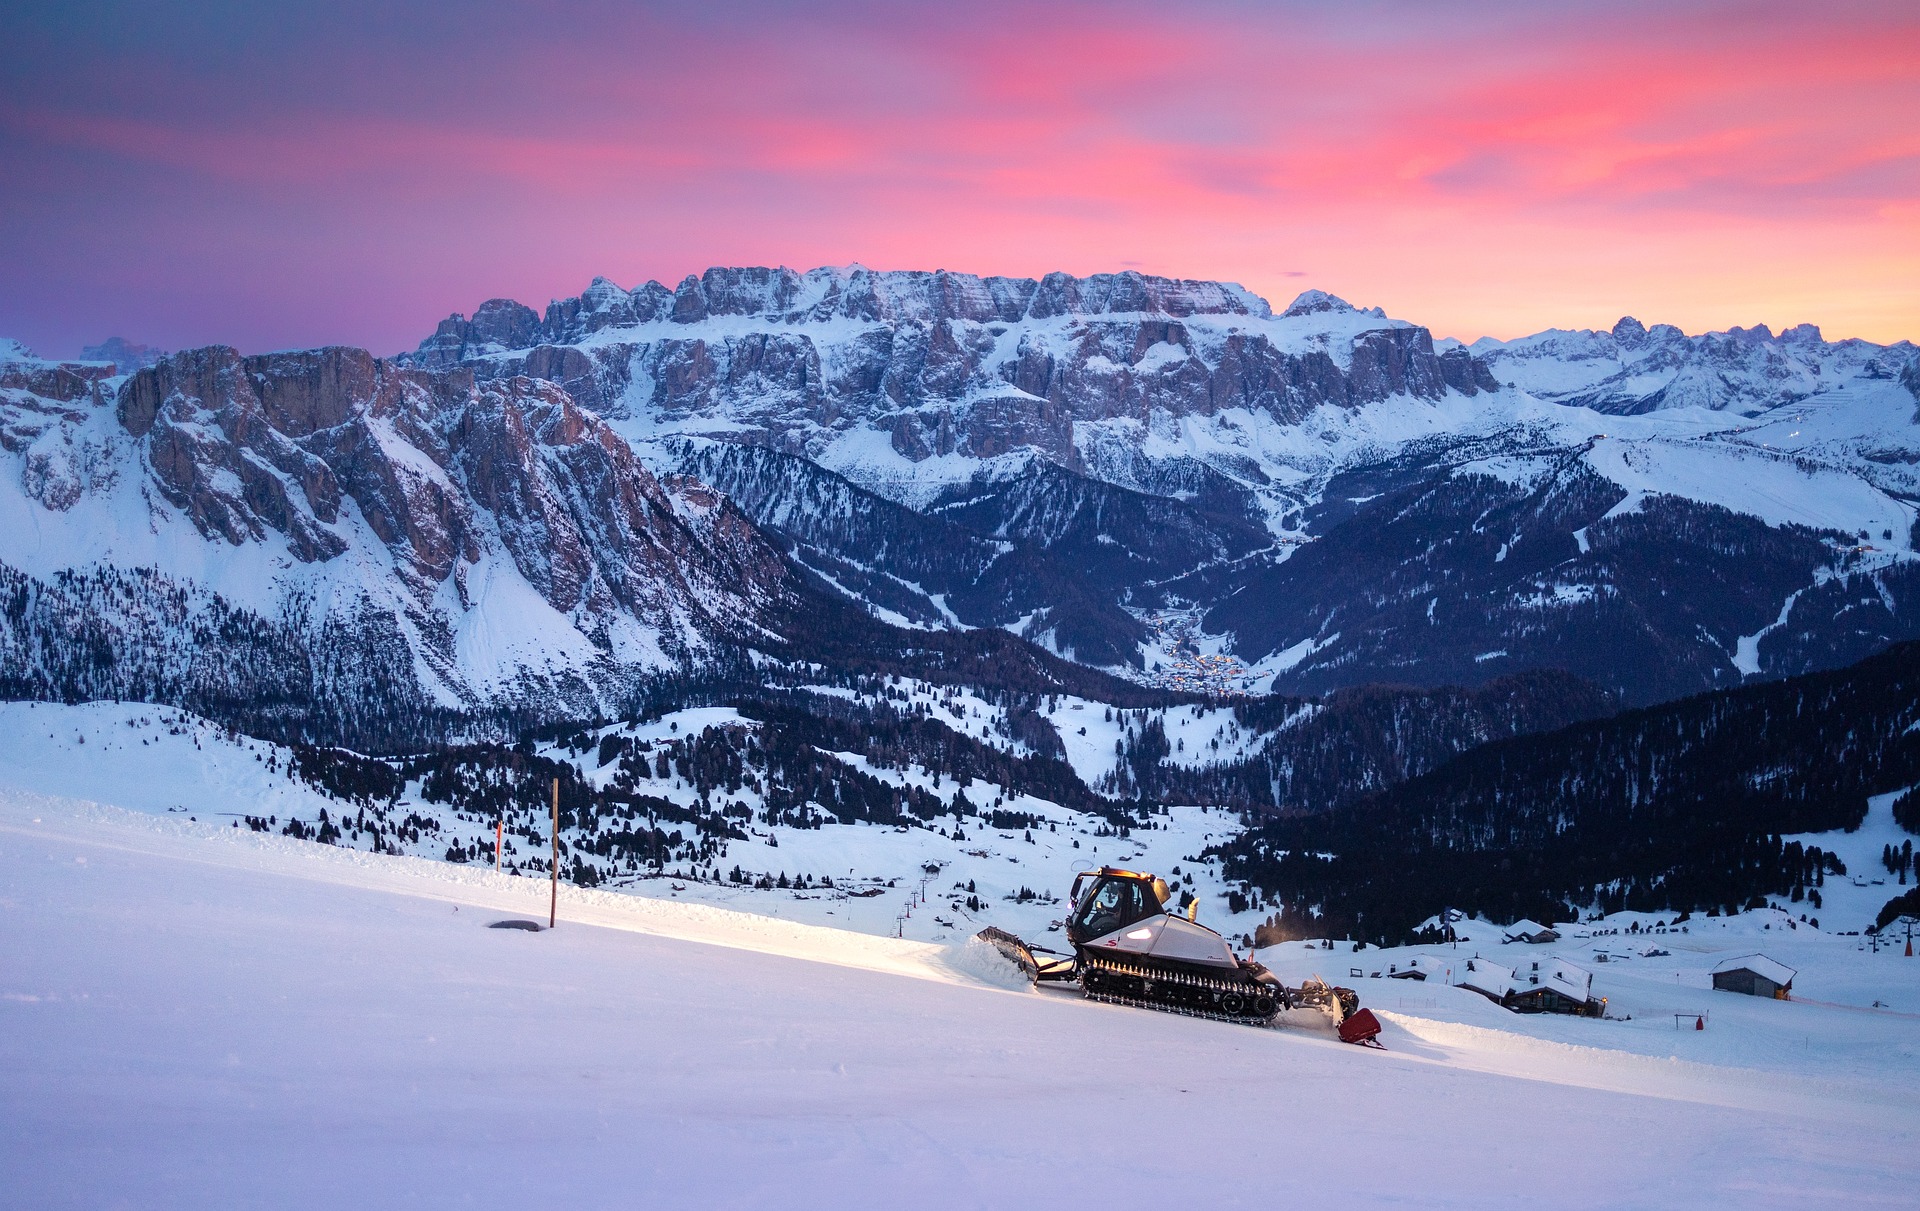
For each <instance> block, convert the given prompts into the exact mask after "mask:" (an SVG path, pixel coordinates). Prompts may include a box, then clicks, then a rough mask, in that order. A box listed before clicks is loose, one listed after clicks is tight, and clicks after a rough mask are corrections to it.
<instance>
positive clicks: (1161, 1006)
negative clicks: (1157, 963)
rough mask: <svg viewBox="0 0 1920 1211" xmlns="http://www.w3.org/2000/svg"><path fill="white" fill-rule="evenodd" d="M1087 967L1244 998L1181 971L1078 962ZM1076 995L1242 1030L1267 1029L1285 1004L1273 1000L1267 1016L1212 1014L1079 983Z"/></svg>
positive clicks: (1222, 984) (1230, 987) (1234, 987)
mask: <svg viewBox="0 0 1920 1211" xmlns="http://www.w3.org/2000/svg"><path fill="white" fill-rule="evenodd" d="M1082 961H1083V962H1085V963H1086V964H1087V965H1088V966H1090V967H1096V968H1099V969H1100V970H1101V971H1109V972H1112V973H1113V974H1114V975H1117V976H1126V977H1130V978H1132V979H1138V980H1158V981H1161V982H1163V983H1168V984H1185V985H1186V986H1187V987H1189V988H1202V989H1206V990H1208V991H1210V992H1237V993H1241V994H1242V995H1245V994H1246V992H1247V986H1246V985H1245V984H1232V983H1229V982H1227V981H1225V980H1209V979H1206V978H1205V977H1203V976H1190V975H1188V974H1186V973H1185V972H1181V971H1145V970H1142V969H1141V968H1138V967H1123V966H1121V965H1120V964H1118V963H1109V962H1107V961H1106V960H1105V959H1095V958H1089V959H1084V960H1082ZM1080 995H1081V996H1084V997H1085V998H1087V999H1088V1000H1089V1001H1100V1002H1103V1003H1104V1004H1108V1005H1129V1006H1132V1007H1133V1008H1135V1009H1157V1010H1159V1011H1160V1012H1161V1013H1177V1014H1179V1015H1180V1016H1182V1017H1188V1018H1206V1019H1208V1020H1209V1021H1214V1022H1237V1023H1239V1024H1240V1025H1242V1026H1271V1025H1273V1020H1274V1019H1275V1018H1276V1017H1278V1016H1279V1014H1280V1010H1281V1009H1282V1008H1284V1007H1285V1004H1286V1002H1285V1000H1284V998H1281V997H1279V996H1275V997H1274V1000H1275V1003H1276V1004H1275V1008H1274V1011H1273V1012H1272V1013H1270V1014H1267V1015H1265V1016H1264V1017H1263V1016H1259V1015H1255V1014H1246V1013H1242V1014H1232V1013H1215V1012H1213V1011H1212V1010H1208V1009H1195V1008H1194V1007H1192V1006H1190V1005H1176V1004H1173V1003H1171V1002H1168V1001H1155V1000H1151V999H1149V998H1146V997H1130V996H1127V995H1125V994H1123V993H1118V992H1101V991H1097V990H1095V989H1092V988H1088V987H1087V985H1086V981H1084V980H1082V981H1081V983H1080Z"/></svg>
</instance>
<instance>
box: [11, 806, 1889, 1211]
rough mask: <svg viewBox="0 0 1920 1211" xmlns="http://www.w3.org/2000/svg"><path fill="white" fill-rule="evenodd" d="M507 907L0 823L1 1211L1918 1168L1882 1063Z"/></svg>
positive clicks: (869, 1196)
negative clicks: (1624, 1050) (1373, 1037)
mask: <svg viewBox="0 0 1920 1211" xmlns="http://www.w3.org/2000/svg"><path fill="white" fill-rule="evenodd" d="M545 893H546V888H545V886H544V884H543V883H541V882H540V881H537V880H527V879H513V878H507V877H497V876H494V875H492V874H491V873H490V872H482V871H477V870H473V869H470V868H462V867H458V866H452V865H447V864H438V863H429V862H423V861H419V860H415V859H405V858H392V857H377V856H372V855H365V854H358V853H354V852H352V851H345V850H339V849H334V848H329V847H325V846H319V845H314V844H311V843H305V842H297V841H293V840H290V839H286V838H280V837H271V836H260V835H257V834H251V833H246V832H244V831H243V832H234V831H232V830H228V829H222V828H220V827H219V826H215V825H211V824H209V823H207V822H206V821H200V822H197V823H189V822H186V821H184V820H181V819H178V818H175V819H165V818H154V817H140V816H134V815H129V814H127V813H123V812H119V811H116V810H113V809H109V808H104V807H100V806H97V805H90V804H83V803H77V802H75V801H72V800H57V799H49V798H46V797H43V796H36V795H31V794H26V793H22V792H18V791H7V792H4V793H0V905H3V906H4V907H3V908H0V911H4V914H5V920H6V923H7V929H8V936H9V938H10V946H9V956H8V962H7V964H6V967H5V969H4V971H0V1025H3V1027H4V1028H0V1141H3V1142H0V1162H4V1163H0V1201H4V1202H5V1203H6V1204H8V1205H13V1206H47V1207H58V1206H98V1205H115V1204H119V1203H126V1204H131V1205H140V1206H155V1207H174V1206H179V1207H188V1206H191V1207H204V1206H216V1205H217V1206H233V1205H273V1206H280V1207H307V1206H313V1207H336V1206H341V1205H360V1206H367V1207H384V1206H396V1205H422V1204H424V1205H429V1206H439V1205H460V1206H478V1207H489V1206H498V1207H524V1206H529V1205H536V1206H538V1205H544V1206H558V1205H569V1204H580V1203H585V1204H590V1205H600V1204H605V1203H608V1202H619V1203H621V1204H623V1205H635V1206H689V1205H690V1206H712V1207H758V1206H767V1205H782V1206H787V1205H793V1203H794V1201H795V1198H796V1193H797V1192H802V1191H804V1192H809V1193H807V1194H806V1195H804V1196H802V1197H801V1201H802V1202H808V1201H811V1200H813V1199H814V1198H815V1197H816V1196H817V1197H818V1199H819V1201H822V1202H831V1203H832V1204H833V1205H836V1206H846V1207H898V1206H903V1205H912V1206H926V1207H984V1206H1004V1205H1020V1204H1024V1203H1025V1202H1027V1201H1028V1200H1030V1199H1031V1198H1032V1197H1033V1192H1034V1191H1037V1190H1045V1189H1049V1188H1052V1187H1051V1185H1050V1183H1057V1182H1058V1181H1059V1180H1061V1175H1062V1173H1088V1172H1102V1173H1114V1174H1125V1180H1126V1183H1127V1189H1128V1191H1129V1195H1130V1197H1137V1198H1140V1199H1142V1200H1144V1201H1145V1202H1147V1203H1148V1204H1149V1205H1160V1204H1167V1203H1186V1202H1191V1201H1193V1200H1194V1199H1195V1198H1196V1197H1199V1194H1196V1192H1200V1194H1205V1195H1207V1196H1209V1197H1210V1199H1211V1200H1212V1201H1217V1202H1219V1203H1222V1204H1224V1205H1235V1204H1236V1203H1237V1202H1252V1201H1259V1202H1261V1203H1266V1202H1269V1201H1271V1199H1272V1198H1273V1197H1275V1196H1276V1195H1284V1196H1285V1197H1286V1198H1288V1199H1290V1200H1293V1199H1299V1200H1307V1199H1322V1200H1327V1199H1330V1200H1337V1201H1339V1202H1341V1203H1344V1204H1349V1205H1358V1206H1367V1205H1378V1204H1381V1203H1387V1202H1415V1203H1418V1204H1420V1205H1425V1206H1443V1207H1444V1206H1461V1207H1467V1206H1473V1207H1478V1206H1485V1205H1488V1204H1499V1203H1503V1202H1506V1201H1509V1200H1510V1199H1511V1198H1512V1197H1513V1191H1514V1189H1515V1185H1514V1183H1515V1182H1516V1181H1517V1180H1520V1179H1519V1178H1518V1177H1517V1175H1516V1170H1515V1167H1514V1166H1515V1159H1514V1158H1515V1157H1516V1156H1519V1157H1528V1158H1540V1159H1542V1160H1545V1161H1547V1162H1548V1163H1550V1164H1551V1166H1552V1168H1553V1172H1554V1176H1555V1180H1556V1182H1557V1183H1560V1184H1561V1185H1562V1186H1563V1187H1564V1188H1567V1189H1577V1190H1578V1191H1579V1192H1580V1195H1581V1197H1582V1198H1583V1199H1586V1200H1592V1201H1596V1202H1602V1203H1606V1204H1615V1205H1628V1206H1681V1205H1684V1206H1697V1205H1702V1204H1713V1203H1725V1202H1731V1201H1735V1200H1738V1201H1741V1202H1743V1203H1748V1204H1754V1205H1760V1206H1787V1205H1808V1204H1811V1205H1834V1204H1837V1203H1840V1202H1843V1201H1844V1202H1847V1203H1848V1204H1849V1205H1855V1206H1889V1205H1899V1206H1904V1205H1910V1192H1911V1189H1912V1187H1913V1182H1914V1181H1915V1179H1916V1178H1917V1177H1920V1164H1916V1161H1915V1160H1914V1159H1913V1158H1914V1157H1915V1151H1914V1147H1913V1145H1914V1144H1915V1143H1916V1142H1920V1140H1916V1125H1917V1124H1916V1114H1915V1112H1914V1110H1913V1108H1912V1103H1911V1101H1910V1099H1894V1100H1889V1091H1890V1090H1891V1089H1893V1088H1894V1082H1896V1081H1905V1082H1907V1083H1908V1084H1910V1081H1911V1076H1912V1070H1911V1064H1910V1061H1907V1060H1896V1061H1894V1062H1892V1063H1891V1064H1890V1065H1889V1070H1888V1071H1887V1072H1886V1073H1885V1074H1884V1075H1885V1078H1886V1079H1885V1080H1883V1081H1880V1082H1877V1083H1876V1082H1874V1081H1871V1080H1867V1079H1864V1078H1859V1079H1856V1078H1852V1077H1848V1078H1844V1079H1841V1080H1839V1081H1837V1083H1836V1082H1833V1081H1827V1082H1821V1081H1814V1080H1810V1079H1808V1078H1807V1077H1805V1076H1802V1075H1800V1074H1798V1073H1796V1072H1791V1071H1787V1072H1780V1071H1775V1072H1772V1073H1770V1074H1769V1075H1768V1078H1767V1079H1766V1080H1765V1082H1764V1083H1762V1082H1758V1081H1756V1080H1755V1079H1754V1074H1750V1073H1743V1072H1739V1071H1732V1072H1730V1071H1728V1070H1727V1069H1724V1068H1722V1067H1719V1066H1716V1065H1714V1064H1711V1063H1700V1062H1686V1063H1674V1062H1671V1061H1662V1062H1660V1063H1658V1064H1655V1063H1652V1062H1650V1061H1646V1060H1643V1059H1641V1058H1640V1057H1635V1056H1620V1055H1618V1054H1615V1053H1611V1052H1607V1051H1604V1050H1599V1049H1591V1048H1589V1049H1580V1048H1579V1047H1578V1046H1567V1045H1561V1044H1558V1043H1557V1042H1555V1041H1553V1040H1539V1039H1533V1038H1527V1037H1523V1036H1520V1035H1516V1034H1515V1033H1513V1032H1512V1030H1511V1029H1504V1030H1503V1029H1501V1027H1502V1026H1504V1025H1506V1024H1507V1023H1506V1022H1500V1021H1499V1020H1498V1019H1492V1018H1489V1019H1488V1021H1487V1022H1486V1023H1478V1022H1467V1021H1462V1022H1459V1023H1445V1022H1440V1021H1438V1020H1437V1018H1435V1016H1434V1015H1431V1014H1428V1015H1425V1016H1424V1017H1423V1018H1422V1020H1421V1021H1419V1022H1407V1023H1406V1024H1403V1019H1405V1018H1406V1015H1401V1014H1399V1013H1396V1012H1395V1011H1392V1010H1389V1011H1388V1013H1387V1020H1388V1028H1387V1036H1386V1038H1387V1042H1388V1044H1389V1046H1390V1047H1392V1048H1393V1050H1391V1051H1388V1052H1377V1051H1368V1050H1362V1049H1358V1048H1350V1047H1345V1046H1342V1045H1340V1044H1337V1043H1334V1042H1330V1041H1328V1040H1326V1039H1324V1038H1323V1037H1321V1036H1319V1035H1317V1034H1314V1033H1310V1032H1299V1031H1281V1030H1272V1031H1261V1030H1253V1029H1248V1028H1244V1027H1238V1026H1231V1025H1226V1024H1221V1023H1212V1022H1201V1021H1194V1020H1191V1019H1185V1018H1179V1017H1175V1016H1172V1015H1163V1014H1154V1013H1149V1012H1145V1011H1139V1010H1130V1009H1125V1008H1120V1007H1113V1006H1101V1005H1090V1004H1087V1003H1084V1002H1082V1001H1080V1000H1078V999H1077V998H1074V997H1071V996H1063V995H1057V994H1043V993H1035V992H1031V991H1021V992H1014V991H1007V990H1005V989H1003V988H999V987H994V986H992V982H991V981H982V980H980V979H978V978H976V977H974V976H972V975H971V974H969V970H968V963H967V961H966V960H965V958H964V952H961V955H960V956H956V957H954V958H947V957H945V956H948V955H952V954H953V952H952V951H951V950H949V949H948V948H943V947H929V946H925V945H920V944H914V943H904V942H896V941H889V940H886V939H876V938H869V937H862V936H859V935H855V934H849V933H846V932H845V931H830V930H809V929H804V928H803V927H799V926H795V925H791V924H783V923H779V922H771V921H767V920H765V919H764V918H753V917H745V916H741V915H739V914H732V913H724V912H720V911H717V910H715V909H711V908H703V907H695V906H689V905H682V904H672V903H662V902H659V901H648V900H644V899H640V898H636V897H622V896H613V895H607V894H605V893H584V892H579V891H575V890H573V889H566V890H565V891H564V894H563V897H562V917H563V920H562V926H561V928H560V929H559V930H557V931H554V932H551V933H546V932H543V933H539V934H527V933H521V932H516V931H506V930H490V929H487V928H485V925H486V923H487V922H489V921H491V920H494V919H497V918H499V917H500V916H503V915H508V914H513V915H523V916H535V915H538V910H539V909H542V908H544V906H545ZM587 922H591V923H587ZM695 938H698V939H700V940H697V941H696V940H692V939H695ZM709 943H719V944H718V945H714V944H709ZM787 950H793V951H795V952H797V953H800V954H803V955H804V957H795V956H794V954H788V953H781V952H782V951H787ZM1453 991H1457V990H1453ZM1410 995H1411V994H1410ZM1460 995H1462V996H1468V995H1471V994H1460ZM1730 999H1731V998H1730ZM1483 1004H1484V1003H1483ZM1754 1006H1755V1007H1756V1009H1767V1008H1772V1007H1774V1003H1771V1002H1765V1003H1762V1002H1754ZM1486 1008H1487V1009H1489V1010H1492V1007H1491V1006H1486ZM1784 1008H1789V1009H1792V1008H1798V1007H1795V1006H1785V1007H1784ZM1492 1012H1493V1013H1498V1014H1500V1015H1501V1018H1504V1019H1507V1020H1508V1021H1510V1022H1524V1023H1525V1024H1532V1023H1533V1022H1534V1021H1535V1020H1522V1019H1514V1018H1512V1015H1506V1014H1504V1013H1503V1012H1502V1011H1498V1010H1492ZM1423 1023H1431V1024H1423ZM1552 1025H1556V1026H1567V1025H1583V1026H1594V1027H1605V1026H1607V1025H1609V1024H1606V1023H1568V1022H1557V1023H1552ZM1720 1027H1721V1022H1720V1020H1719V1018H1718V1017H1716V1020H1715V1024H1714V1032H1717V1031H1719V1029H1720ZM1714 1032H1709V1034H1710V1035H1713V1034H1714ZM1714 1037H1717V1035H1715V1036H1714ZM1763 1059H1764V1057H1763ZM1122 1114H1124V1116H1125V1118H1126V1121H1127V1122H1128V1123H1129V1124H1131V1125H1132V1126H1131V1127H1130V1128H1129V1129H1122V1130H1116V1129H1115V1123H1116V1116H1117V1115H1122ZM1142 1129H1144V1130H1146V1131H1147V1132H1148V1135H1149V1137H1150V1138H1151V1140H1152V1147H1149V1148H1142V1147H1141V1146H1140V1140H1141V1138H1142V1137H1141V1130H1142ZM1756 1161H1758V1162H1759V1163H1756ZM1528 1163H1533V1162H1532V1161H1529V1162H1528Z"/></svg>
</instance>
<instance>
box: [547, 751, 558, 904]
mask: <svg viewBox="0 0 1920 1211" xmlns="http://www.w3.org/2000/svg"><path fill="white" fill-rule="evenodd" d="M559 923H560V779H558V778H555V779H554V780H553V895H552V897H551V898H550V899H549V900H548V901H547V928H548V929H552V928H553V927H554V926H555V925H558V924H559Z"/></svg>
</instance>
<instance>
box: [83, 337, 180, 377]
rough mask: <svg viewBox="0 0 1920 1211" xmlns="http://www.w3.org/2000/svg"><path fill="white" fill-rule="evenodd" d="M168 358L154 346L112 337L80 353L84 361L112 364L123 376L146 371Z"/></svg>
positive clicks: (163, 351) (89, 346)
mask: <svg viewBox="0 0 1920 1211" xmlns="http://www.w3.org/2000/svg"><path fill="white" fill-rule="evenodd" d="M166 356H167V351H166V350H165V349H161V348H159V347H157V346H154V345H140V344H135V343H134V342H133V341H130V340H128V339H127V338H126V337H124V336H110V337H108V338H107V339H106V340H104V341H101V342H100V343H99V344H97V345H88V346H87V347H86V348H84V349H82V350H81V351H80V358H81V360H82V361H88V362H111V363H113V367H114V369H115V370H117V371H119V372H120V373H121V374H132V373H133V372H134V371H136V370H144V369H145V368H146V367H148V366H151V365H154V364H155V363H157V362H159V361H160V360H161V359H162V358H164V357H166Z"/></svg>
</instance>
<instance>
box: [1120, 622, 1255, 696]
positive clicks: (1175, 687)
mask: <svg viewBox="0 0 1920 1211" xmlns="http://www.w3.org/2000/svg"><path fill="white" fill-rule="evenodd" d="M1143 621H1144V622H1145V623H1146V624H1147V625H1148V626H1149V627H1150V628H1152V631H1153V638H1152V640H1151V641H1150V644H1149V645H1148V650H1149V652H1150V653H1151V654H1150V655H1148V657H1147V660H1146V670H1145V673H1144V674H1143V675H1142V676H1141V678H1140V680H1143V681H1144V682H1145V683H1146V684H1148V685H1150V686H1153V687H1154V688H1156V689H1163V690H1172V691H1174V692H1176V693H1183V694H1206V695H1208V696H1209V697H1214V698H1233V697H1239V696H1242V695H1245V694H1248V693H1251V692H1254V690H1255V689H1256V682H1257V680H1258V675H1257V674H1256V673H1255V672H1254V670H1253V669H1251V668H1250V667H1248V666H1247V665H1245V664H1243V663H1242V662H1241V661H1240V659H1239V658H1238V657H1237V656H1231V655H1228V654H1227V653H1225V652H1223V651H1220V650H1219V648H1220V647H1221V643H1220V640H1219V639H1218V637H1210V636H1208V635H1206V634H1205V632H1203V631H1202V630H1201V629H1200V611H1199V610H1191V609H1190V610H1173V609H1168V610H1155V611H1153V612H1151V613H1147V614H1145V615H1143ZM1209 649H1212V650H1209Z"/></svg>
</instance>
